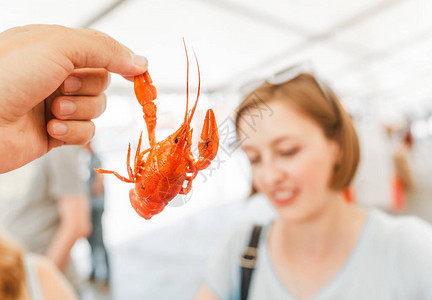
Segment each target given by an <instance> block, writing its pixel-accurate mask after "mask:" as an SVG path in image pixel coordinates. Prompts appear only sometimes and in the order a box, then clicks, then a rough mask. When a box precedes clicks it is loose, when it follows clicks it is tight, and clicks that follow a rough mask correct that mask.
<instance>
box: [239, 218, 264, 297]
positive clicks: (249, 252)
mask: <svg viewBox="0 0 432 300" xmlns="http://www.w3.org/2000/svg"><path fill="white" fill-rule="evenodd" d="M261 230H262V226H258V225H255V226H254V228H253V230H252V235H251V238H250V241H249V246H248V248H247V249H246V251H245V252H244V253H243V255H242V256H241V297H240V299H241V300H246V299H247V297H248V293H249V284H250V281H251V278H252V272H253V270H254V268H255V263H256V259H257V255H258V251H257V249H258V243H259V237H260V234H261Z"/></svg>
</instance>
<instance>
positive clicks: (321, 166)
mask: <svg viewBox="0 0 432 300" xmlns="http://www.w3.org/2000/svg"><path fill="white" fill-rule="evenodd" d="M289 72H295V73H296V74H297V75H296V76H295V77H294V78H293V77H291V78H292V79H290V80H286V79H283V80H281V79H280V78H283V76H282V75H278V76H275V77H273V78H271V80H268V81H266V82H265V83H263V84H262V85H261V86H260V87H258V88H256V89H255V90H254V91H253V92H252V93H250V94H249V95H248V96H247V97H246V98H245V99H244V101H243V102H242V103H241V105H240V106H239V108H238V109H237V110H236V127H237V134H238V138H239V144H240V146H241V148H242V149H243V151H244V152H245V153H246V155H247V157H248V158H249V161H250V164H251V167H252V185H253V186H252V188H253V191H254V192H258V193H262V194H264V195H265V196H266V197H267V198H268V200H269V201H270V203H271V204H272V205H273V206H274V208H275V210H276V211H277V217H276V218H275V220H273V221H272V222H270V223H268V224H267V225H265V226H263V227H262V230H261V233H259V232H260V231H259V229H257V230H255V227H254V226H253V224H245V225H243V226H240V227H239V228H237V229H236V230H233V232H232V233H231V234H230V236H229V237H227V239H226V240H225V241H224V243H222V245H221V247H220V248H219V249H217V251H216V252H215V254H214V256H213V257H212V259H211V260H210V261H209V264H208V268H207V271H206V275H205V277H204V283H203V284H202V286H201V288H200V289H199V291H198V293H197V295H196V299H206V300H208V299H246V298H248V299H311V298H313V299H317V300H318V299H319V300H330V299H332V300H335V299H343V300H346V299H350V300H352V299H377V300H378V299H379V300H385V299H388V300H390V299H392V300H393V299H430V298H431V296H432V227H431V226H430V225H429V224H427V223H425V222H424V221H422V220H420V219H418V218H416V217H393V216H389V215H387V214H386V213H384V212H381V211H379V210H377V209H372V210H370V211H366V210H364V209H362V208H360V207H358V206H357V205H354V204H350V203H347V202H346V201H345V199H344V192H343V191H344V189H345V188H347V187H348V186H349V185H350V183H351V181H352V179H353V177H354V175H355V172H356V170H357V165H358V162H359V158H360V153H359V152H360V151H359V143H358V138H357V134H356V131H355V129H354V127H353V124H352V121H351V118H350V117H349V116H348V115H347V113H346V112H345V111H344V110H343V108H342V106H341V104H340V102H339V100H338V99H337V98H336V96H335V95H334V93H333V92H332V91H331V90H330V89H329V88H328V87H326V86H324V85H322V84H320V83H319V81H317V79H316V78H315V77H314V76H312V75H311V74H308V73H301V72H296V71H295V70H293V69H291V70H286V71H285V72H283V73H289ZM269 111H271V113H270V114H267V115H266V112H269ZM263 112H264V113H263ZM252 228H254V230H253V229H252ZM252 271H253V272H252ZM248 278H249V279H250V278H251V279H250V280H248Z"/></svg>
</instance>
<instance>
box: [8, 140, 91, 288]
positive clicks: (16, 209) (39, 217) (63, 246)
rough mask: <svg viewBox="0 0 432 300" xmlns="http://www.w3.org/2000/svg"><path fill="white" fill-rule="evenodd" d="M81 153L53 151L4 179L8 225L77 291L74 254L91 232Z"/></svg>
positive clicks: (75, 148) (78, 281)
mask: <svg viewBox="0 0 432 300" xmlns="http://www.w3.org/2000/svg"><path fill="white" fill-rule="evenodd" d="M79 149H80V148H79V147H78V146H67V147H62V148H57V149H53V150H52V151H50V152H49V153H48V154H47V155H45V156H43V157H41V158H39V159H37V160H35V161H33V162H31V163H29V164H27V165H25V166H23V167H21V168H19V169H17V170H14V171H11V172H8V173H6V174H1V175H0V199H1V200H0V201H1V210H0V216H1V218H0V220H2V223H3V227H4V228H5V230H7V232H9V233H10V235H11V236H13V237H14V238H16V239H17V240H18V241H20V242H22V243H23V245H24V246H25V248H26V249H27V250H28V251H29V252H32V253H36V254H41V255H45V256H47V257H48V258H49V259H50V260H51V261H52V262H53V263H54V265H56V266H57V267H58V268H59V269H60V270H61V271H63V272H64V274H65V276H66V278H67V279H68V280H69V281H70V282H71V283H72V285H73V286H74V288H75V289H76V290H77V291H79V290H80V288H81V279H80V277H79V274H78V272H77V270H76V268H75V266H74V264H73V261H72V260H71V257H70V251H71V249H72V247H73V245H74V244H75V242H76V241H77V240H78V239H80V238H83V237H87V236H88V235H89V234H90V231H91V221H90V212H89V203H88V198H87V196H86V192H85V185H84V182H83V181H82V179H81V177H80V172H79V160H78V154H79Z"/></svg>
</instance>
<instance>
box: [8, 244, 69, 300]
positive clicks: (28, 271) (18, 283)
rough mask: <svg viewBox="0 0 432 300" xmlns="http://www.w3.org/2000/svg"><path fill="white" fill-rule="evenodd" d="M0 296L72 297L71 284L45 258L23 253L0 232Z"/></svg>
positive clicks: (11, 299) (19, 299)
mask: <svg viewBox="0 0 432 300" xmlns="http://www.w3.org/2000/svg"><path fill="white" fill-rule="evenodd" d="M0 299H2V300H42V299H45V300H58V299H62V300H76V299H77V298H76V296H75V294H74V291H73V288H72V286H71V285H70V284H69V283H68V282H67V281H66V280H65V278H64V277H63V275H62V274H61V273H60V272H59V271H58V269H57V268H56V267H55V266H54V264H53V263H52V262H51V261H50V260H48V259H47V258H45V257H43V256H39V255H33V254H29V253H25V252H24V251H23V250H22V248H21V247H20V246H19V245H18V244H17V243H16V242H14V241H12V240H11V239H7V238H5V237H3V236H0Z"/></svg>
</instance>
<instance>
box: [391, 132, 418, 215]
mask: <svg viewBox="0 0 432 300" xmlns="http://www.w3.org/2000/svg"><path fill="white" fill-rule="evenodd" d="M409 128H410V125H409V124H408V125H407V126H404V128H401V129H399V130H396V131H393V132H391V133H390V134H391V136H392V137H393V138H394V140H395V141H394V146H393V148H394V149H393V153H392V155H393V156H392V158H393V166H394V175H393V178H392V192H393V193H392V196H393V199H392V200H393V201H392V205H391V209H392V211H393V212H399V213H400V212H403V211H404V210H405V209H406V207H407V205H409V204H408V203H409V202H411V203H412V201H413V200H412V199H409V200H408V199H407V196H408V195H411V196H412V197H411V198H413V196H414V194H415V193H416V190H417V188H416V180H415V178H414V175H413V168H412V161H411V159H409V157H410V155H411V154H412V149H413V146H414V138H413V136H412V134H411V130H410V129H409ZM408 198H409V196H408Z"/></svg>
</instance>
